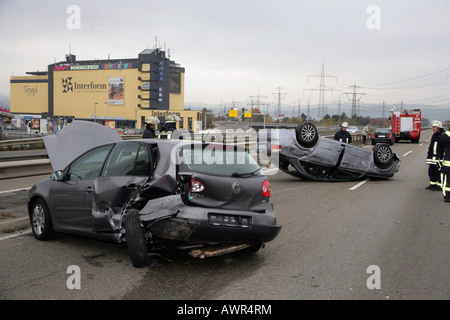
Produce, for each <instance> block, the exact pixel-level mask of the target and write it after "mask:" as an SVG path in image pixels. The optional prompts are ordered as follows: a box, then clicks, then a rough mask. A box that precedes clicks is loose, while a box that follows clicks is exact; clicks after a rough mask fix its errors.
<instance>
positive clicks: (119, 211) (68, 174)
mask: <svg viewBox="0 0 450 320" xmlns="http://www.w3.org/2000/svg"><path fill="white" fill-rule="evenodd" d="M44 142H45V144H46V148H47V151H48V154H49V157H50V160H51V163H52V166H53V170H54V172H53V173H52V175H51V176H50V178H48V179H45V180H43V181H41V182H39V183H37V184H36V185H35V186H33V187H32V188H31V190H30V193H29V198H28V211H29V215H30V221H31V225H32V231H33V234H34V236H35V237H36V238H37V239H39V240H49V239H52V238H54V237H55V236H56V234H57V233H58V232H59V233H67V234H74V235H80V236H86V237H90V238H95V239H100V240H106V241H112V242H117V243H125V242H126V243H127V246H128V249H129V253H130V257H131V260H132V262H133V265H134V266H135V267H143V266H147V265H149V264H150V263H151V255H150V254H149V253H150V252H153V251H158V250H165V249H170V248H174V247H176V248H183V249H188V250H190V252H189V253H190V254H191V255H192V256H194V257H201V258H202V257H208V256H214V255H219V254H223V253H228V252H233V251H237V250H244V249H245V250H247V251H248V252H256V251H258V250H259V249H260V248H261V247H262V245H263V244H264V243H266V242H269V241H271V240H273V239H274V238H275V237H276V236H277V235H278V233H279V231H280V228H281V226H279V225H277V222H276V218H275V214H274V210H273V206H272V203H270V201H269V198H270V188H269V183H268V181H267V178H266V177H265V176H264V175H263V174H262V172H261V169H260V167H259V166H258V164H257V163H256V162H255V161H254V160H253V158H252V157H251V156H250V155H249V154H248V153H247V152H246V150H245V149H244V148H240V147H236V146H233V145H224V144H205V143H202V142H193V141H188V140H155V139H142V140H125V141H122V139H121V137H120V136H119V135H118V134H117V133H115V132H114V131H112V130H111V129H109V128H106V127H103V126H101V125H98V124H94V123H90V122H85V121H74V122H72V123H71V124H70V125H69V126H68V127H66V128H64V129H63V130H61V131H60V132H59V133H58V134H56V135H54V136H48V137H46V138H44Z"/></svg>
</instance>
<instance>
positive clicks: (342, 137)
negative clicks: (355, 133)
mask: <svg viewBox="0 0 450 320" xmlns="http://www.w3.org/2000/svg"><path fill="white" fill-rule="evenodd" d="M334 140H337V141H342V142H345V143H352V135H351V134H350V133H348V132H347V131H343V130H339V131H338V132H336V134H335V135H334Z"/></svg>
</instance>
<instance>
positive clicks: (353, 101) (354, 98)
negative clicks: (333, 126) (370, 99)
mask: <svg viewBox="0 0 450 320" xmlns="http://www.w3.org/2000/svg"><path fill="white" fill-rule="evenodd" d="M349 88H353V92H344V94H346V95H347V97H348V99H349V100H351V101H352V118H353V117H354V116H356V115H357V114H356V104H357V102H358V103H359V100H361V98H362V96H363V95H365V94H366V93H365V92H356V88H361V87H360V86H357V85H356V84H354V85H353V86H350V87H349ZM349 94H351V95H352V99H350V97H349V96H348V95H349ZM358 95H359V97H358Z"/></svg>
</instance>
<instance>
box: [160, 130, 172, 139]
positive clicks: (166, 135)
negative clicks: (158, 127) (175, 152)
mask: <svg viewBox="0 0 450 320" xmlns="http://www.w3.org/2000/svg"><path fill="white" fill-rule="evenodd" d="M171 138H172V131H168V132H165V131H163V132H160V133H159V134H158V139H171Z"/></svg>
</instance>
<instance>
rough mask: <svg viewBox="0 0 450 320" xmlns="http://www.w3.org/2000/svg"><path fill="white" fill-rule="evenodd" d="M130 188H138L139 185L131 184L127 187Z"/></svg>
mask: <svg viewBox="0 0 450 320" xmlns="http://www.w3.org/2000/svg"><path fill="white" fill-rule="evenodd" d="M126 188H127V189H128V190H137V188H138V186H137V185H135V184H129V185H127V187H126Z"/></svg>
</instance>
